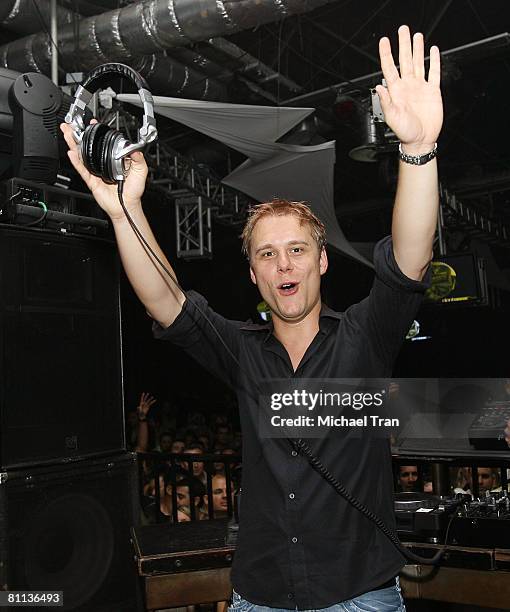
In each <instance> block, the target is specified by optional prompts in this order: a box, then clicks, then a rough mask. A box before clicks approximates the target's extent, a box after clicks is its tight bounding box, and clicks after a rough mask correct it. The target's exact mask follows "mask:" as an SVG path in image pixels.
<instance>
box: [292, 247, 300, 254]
mask: <svg viewBox="0 0 510 612" xmlns="http://www.w3.org/2000/svg"><path fill="white" fill-rule="evenodd" d="M302 250H303V248H302V247H293V248H292V252H293V253H301V252H302Z"/></svg>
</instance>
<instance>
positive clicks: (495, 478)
mask: <svg viewBox="0 0 510 612" xmlns="http://www.w3.org/2000/svg"><path fill="white" fill-rule="evenodd" d="M498 486H499V474H498V470H497V469H496V468H490V467H479V468H478V490H479V491H480V493H482V494H483V493H486V492H487V491H492V490H493V489H496V488H497V487H498Z"/></svg>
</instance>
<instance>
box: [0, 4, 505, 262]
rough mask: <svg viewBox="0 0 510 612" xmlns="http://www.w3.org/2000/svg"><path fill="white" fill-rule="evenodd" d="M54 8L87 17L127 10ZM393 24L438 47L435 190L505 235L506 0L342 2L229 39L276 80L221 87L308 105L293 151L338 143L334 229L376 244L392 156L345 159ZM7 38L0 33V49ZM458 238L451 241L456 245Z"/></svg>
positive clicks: (203, 157) (246, 99) (199, 46)
mask: <svg viewBox="0 0 510 612" xmlns="http://www.w3.org/2000/svg"><path fill="white" fill-rule="evenodd" d="M59 4H60V5H61V6H64V7H66V8H67V9H71V10H73V11H76V12H79V13H81V14H82V15H91V14H94V13H98V12H102V11H105V10H111V9H113V8H117V7H119V6H123V5H125V4H129V2H117V1H115V0H109V1H99V0H97V1H95V2H84V1H81V0H76V1H75V0H68V1H64V2H59ZM400 24H408V25H409V26H410V27H411V29H412V30H413V31H421V32H423V33H424V34H425V37H426V44H427V46H430V45H432V44H436V45H438V46H439V48H440V50H441V51H442V52H443V53H444V55H443V86H442V90H443V95H444V102H445V122H444V128H443V132H442V135H441V138H440V142H439V163H440V173H441V180H442V183H443V185H445V186H446V187H447V188H448V189H450V190H451V191H452V192H455V193H456V194H458V196H459V198H462V199H463V200H464V201H466V202H468V203H470V204H471V205H472V206H474V207H475V208H476V209H477V210H479V211H481V212H482V213H483V214H484V215H486V216H487V217H489V218H493V219H497V220H502V221H505V222H507V223H508V224H509V225H510V207H509V206H508V193H509V190H510V171H509V169H508V164H509V162H510V153H509V144H508V143H509V140H510V129H509V128H510V125H509V119H508V111H507V105H508V100H509V93H510V87H509V85H508V83H509V81H510V36H509V35H506V36H500V37H499V38H497V39H495V40H492V41H486V42H482V41H485V39H490V38H492V37H495V36H498V35H504V34H505V33H506V32H507V31H510V3H508V2H506V1H504V0H491V1H490V2H488V1H487V0H485V1H483V0H446V1H445V0H413V1H409V0H385V1H381V2H374V1H373V0H340V1H338V2H332V3H330V4H327V5H325V6H323V7H322V8H320V9H317V10H315V11H313V12H310V13H305V14H301V15H298V16H293V17H289V18H287V19H285V20H282V21H279V22H275V23H270V24H266V25H261V26H259V27H257V28H255V29H252V30H248V31H242V32H239V33H237V34H235V35H232V36H230V37H228V40H230V41H232V42H234V43H235V44H236V45H237V46H238V47H239V48H240V49H242V50H243V51H244V52H246V53H247V54H250V55H251V56H253V57H254V58H256V59H258V60H260V61H261V62H263V64H264V65H265V67H266V68H267V67H269V69H271V71H272V72H273V73H276V74H278V75H280V76H279V77H277V78H274V77H273V78H267V73H266V78H264V75H263V74H261V73H260V71H259V72H257V71H256V70H255V71H252V72H250V70H249V69H248V68H246V66H245V67H244V68H243V69H240V67H239V65H238V64H232V65H229V64H228V62H227V63H226V65H225V67H226V68H229V69H230V70H231V73H232V74H231V78H229V79H228V81H226V83H227V91H228V96H227V97H228V101H231V102H240V103H250V104H254V103H255V104H270V105H272V104H275V105H278V104H281V105H294V106H314V107H315V108H316V109H317V113H316V117H317V120H316V121H315V122H313V121H312V122H308V123H307V124H306V125H303V126H301V128H302V129H301V130H299V131H298V132H296V133H294V134H292V135H290V137H289V138H290V141H292V142H295V143H299V144H310V143H316V142H320V141H324V140H331V139H334V140H336V142H337V164H336V173H335V206H336V210H337V214H338V216H339V219H340V223H341V226H342V228H343V229H344V230H345V232H346V234H347V236H348V237H349V238H350V239H352V240H362V241H368V240H373V239H374V238H376V237H377V235H379V234H381V233H382V231H387V229H388V224H389V215H390V210H391V202H392V193H393V190H394V187H395V169H396V163H395V154H394V152H393V153H385V154H381V155H379V156H378V158H377V161H376V162H375V163H363V162H359V161H354V160H352V159H351V158H349V156H348V153H349V151H350V150H351V149H352V148H353V147H356V146H359V145H361V144H362V143H363V134H362V130H361V119H360V116H361V114H362V112H363V110H364V109H366V100H367V98H368V95H369V88H370V87H371V86H373V85H374V84H376V83H377V82H378V81H379V78H380V77H377V76H375V77H370V76H368V75H371V74H373V73H377V71H378V69H379V61H378V53H377V46H378V40H379V38H380V37H381V36H383V35H389V36H390V38H391V40H392V44H393V45H394V44H395V42H396V30H397V28H398V26H399V25H400ZM16 36H17V35H16V33H14V32H12V31H7V30H0V44H3V43H5V42H8V41H11V40H14V39H15V38H16ZM18 36H19V35H18ZM206 47H207V43H196V44H194V45H193V46H192V49H193V50H194V51H195V52H197V53H201V52H208V53H209V57H213V56H214V54H212V55H211V50H210V49H206ZM217 65H219V67H220V69H221V68H222V66H221V63H220V64H217ZM209 76H211V68H210V67H209ZM218 76H219V77H221V76H222V75H218ZM365 76H366V77H367V78H362V77H365ZM204 78H205V76H204ZM158 93H159V92H158ZM168 93H169V94H170V95H176V92H168ZM177 95H178V94H177ZM162 133H163V138H166V139H167V140H168V142H171V144H172V146H173V147H175V148H177V149H178V150H179V151H181V152H182V153H185V154H188V155H191V154H192V155H193V156H194V158H195V160H196V161H198V162H202V163H207V164H209V165H210V166H211V168H212V169H213V170H214V171H215V172H217V173H218V174H220V175H221V174H222V173H225V172H226V171H227V165H228V164H232V163H235V162H236V161H238V160H240V159H241V158H239V156H238V155H236V154H232V152H227V151H226V150H224V149H223V148H222V147H221V146H220V145H218V144H216V143H213V142H212V141H210V140H207V139H205V138H204V137H203V136H201V135H199V134H197V133H194V132H192V131H190V130H189V129H187V128H183V127H182V126H179V125H178V124H174V123H171V122H168V123H167V124H166V125H163V129H162ZM283 140H285V138H284V139H283ZM227 153H228V155H227ZM456 230H458V228H456ZM462 239H463V237H462V236H461V237H460V238H459V237H458V236H457V243H458V244H460V243H461V242H462ZM496 251H497V255H498V258H499V261H500V262H501V265H503V266H507V265H509V261H508V259H507V256H506V255H505V249H498V248H496Z"/></svg>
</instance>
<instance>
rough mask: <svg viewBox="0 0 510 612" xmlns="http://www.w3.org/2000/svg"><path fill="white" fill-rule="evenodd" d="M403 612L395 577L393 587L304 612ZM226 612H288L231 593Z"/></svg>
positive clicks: (402, 603) (398, 585)
mask: <svg viewBox="0 0 510 612" xmlns="http://www.w3.org/2000/svg"><path fill="white" fill-rule="evenodd" d="M296 610H297V606H296ZM405 610H406V607H405V604H404V600H403V599H402V594H401V592H400V584H399V581H398V577H397V578H396V582H395V586H392V587H388V588H387V589H379V590H377V591H369V592H368V593H363V595H358V597H354V598H353V599H349V600H347V601H342V602H340V603H337V604H334V605H333V606H329V608H321V609H320V610H306V611H305V612H405ZM228 612H288V608H270V607H269V606H259V605H257V604H252V603H250V602H249V601H246V599H243V598H242V597H241V595H239V593H236V592H235V591H233V593H232V602H231V604H230V606H229V608H228Z"/></svg>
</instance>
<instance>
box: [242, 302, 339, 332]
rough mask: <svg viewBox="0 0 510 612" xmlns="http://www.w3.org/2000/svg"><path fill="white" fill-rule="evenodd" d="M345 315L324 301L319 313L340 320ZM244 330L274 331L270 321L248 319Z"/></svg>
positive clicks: (243, 326) (320, 315) (243, 327)
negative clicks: (260, 321) (254, 321)
mask: <svg viewBox="0 0 510 612" xmlns="http://www.w3.org/2000/svg"><path fill="white" fill-rule="evenodd" d="M343 316H344V314H343V312H336V311H335V310H332V309H331V308H330V307H329V306H326V304H324V303H322V306H321V312H320V314H319V318H321V319H322V318H323V317H328V318H330V319H337V320H338V321H339V320H340V319H341V318H342V317H343ZM240 329H241V330H243V331H265V332H266V333H267V336H270V335H271V333H272V332H273V323H272V322H271V321H270V322H268V323H264V324H260V323H253V321H247V322H246V323H245V324H244V325H242V326H241V327H240Z"/></svg>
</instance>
